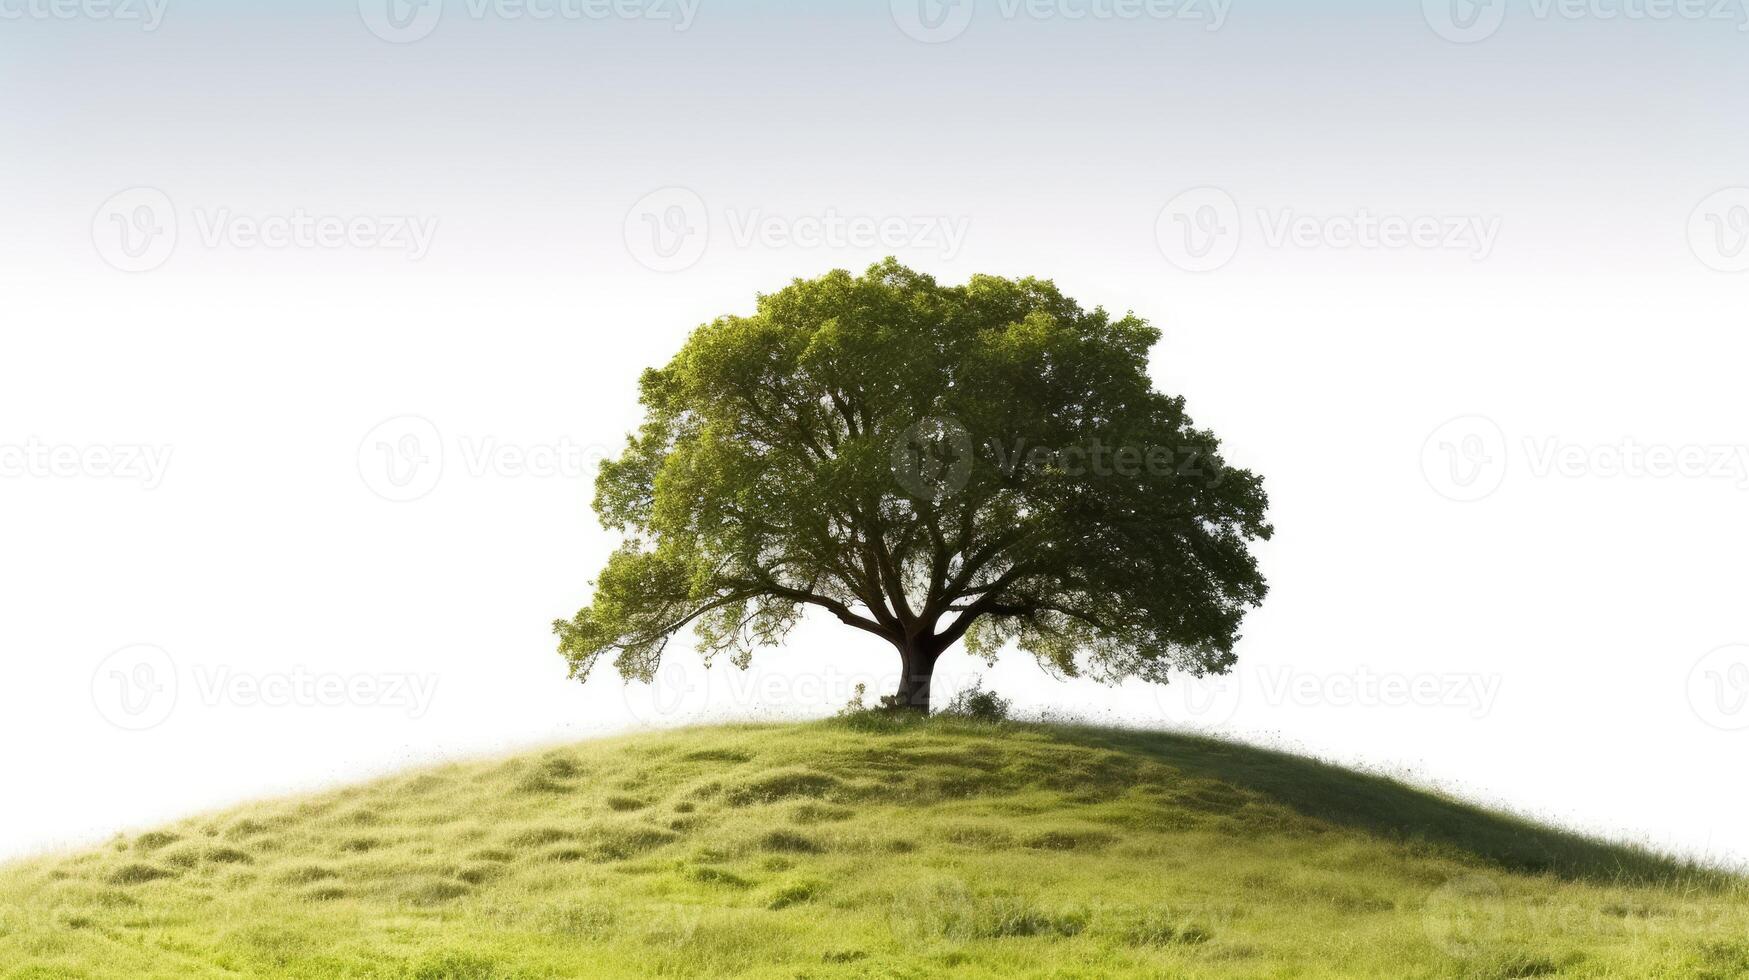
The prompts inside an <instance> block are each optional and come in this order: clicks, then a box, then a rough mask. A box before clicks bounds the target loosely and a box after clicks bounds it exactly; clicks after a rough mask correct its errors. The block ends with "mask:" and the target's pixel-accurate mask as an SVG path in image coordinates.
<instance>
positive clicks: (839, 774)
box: [0, 716, 1749, 980]
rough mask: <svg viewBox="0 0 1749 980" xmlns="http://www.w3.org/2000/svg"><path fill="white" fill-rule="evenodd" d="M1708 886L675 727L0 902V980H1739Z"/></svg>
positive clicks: (947, 764)
mask: <svg viewBox="0 0 1749 980" xmlns="http://www.w3.org/2000/svg"><path fill="white" fill-rule="evenodd" d="M1746 898H1749V889H1746V888H1745V887H1744V883H1743V882H1742V880H1741V879H1738V878H1735V877H1732V876H1730V875H1727V874H1725V873H1722V872H1718V871H1713V870H1708V869H1704V868H1698V867H1694V866H1690V865H1686V864H1683V863H1681V862H1677V861H1674V860H1671V859H1668V858H1664V857H1661V856H1659V855H1655V854H1651V853H1648V852H1645V851H1642V850H1638V849H1634V848H1628V847H1621V846H1616V845H1611V844H1608V843H1604V842H1600V841H1595V840H1589V839H1586V838H1583V837H1580V836H1576V835H1573V834H1570V833H1565V832H1561V831H1557V830H1552V829H1549V828H1546V827H1541V826H1538V825H1535V824H1533V823H1530V822H1527V821H1524V820H1521V819H1517V818H1514V817H1510V816H1505V815H1501V814H1497V813H1492V812H1488V811H1485V810H1482V809H1479V808H1476V807H1472V806H1469V805H1466V804H1463V803H1460V802H1457V801H1453V800H1449V799H1445V798H1442V797H1439V796H1436V795H1432V794H1429V793H1426V792H1423V791H1420V790H1417V789H1414V788H1410V787H1407V786H1404V785H1402V784H1399V783H1396V782H1392V781H1390V780H1387V779H1383V778H1380V777H1376V776H1372V775H1367V774H1364V773H1358V772H1354V771H1350V770H1346V769H1341V768H1337V767H1333V766H1329V765H1325V764H1321V763H1317V762H1313V761H1310V760H1307V759H1303V758H1299V757H1295V756H1291V755H1284V754H1279V753H1274V752H1269V751H1264V750H1261V749H1256V748H1251V747H1248V746H1243V745H1237V744H1232V743H1227V742H1221V741H1213V740H1207V739H1199V738H1194V737H1189V736H1184V735H1176V734H1168V733H1158V732H1140V731H1129V730H1112V729H1094V728H1078V727H1069V726H1046V725H1027V724H1012V723H1005V724H1001V725H991V724H983V723H974V722H969V721H956V720H943V719H933V720H930V721H927V722H905V721H900V720H893V719H888V718H885V717H882V716H863V717H859V718H851V719H840V720H833V721H827V722H818V723H811V724H802V725H761V726H729V727H713V728H697V729H687V730H681V731H671V732H660V733H652V734H639V735H634V736H626V737H621V738H615V739H610V740H604V741H599V742H589V743H584V744H579V745H574V746H567V747H563V748H556V749H549V750H543V751H540V752H536V753H532V754H528V755H524V756H519V757H515V758H509V759H501V760H492V761H483V762H477V763H468V764H456V765H449V766H444V767H441V768H435V769H429V770H423V771H418V772H413V773H409V774H406V775H403V776H397V777H392V778H389V779H384V780H380V781H376V782H372V783H368V784H364V785H359V786H356V787H351V788H346V789H341V790H338V791H334V792H328V793H323V794H320V795H315V796H310V797H305V798H296V799H286V800H279V801H272V802H266V803H261V804H257V805H253V806H249V807H245V808H240V809H237V810H233V811H230V812H227V813H221V814H217V815H212V816H205V817H198V818H193V819H190V820H186V821H184V822H182V823H179V824H175V825H173V826H169V827H164V828H162V829H159V830H154V831H151V832H149V833H142V834H138V835H130V836H125V837H120V838H117V839H116V840H115V841H113V842H112V843H111V844H110V845H108V846H105V847H101V848H97V849H93V850H90V851H87V852H82V853H76V854H68V855H58V856H49V857H43V858H38V859H35V860H30V861H25V862H17V863H14V864H11V865H8V866H6V867H4V868H0V977H4V978H6V980H24V978H33V980H37V978H41V980H48V978H53V980H64V978H93V980H96V978H116V980H121V978H126V980H154V978H164V980H171V978H176V980H184V978H208V977H212V978H218V977H227V978H237V977H255V976H273V977H300V978H322V980H328V978H335V977H358V978H398V980H446V978H449V980H488V978H494V980H495V978H515V980H522V978H531V980H532V978H560V977H580V976H620V975H624V976H647V975H663V976H698V977H725V976H735V975H749V976H768V977H861V976H870V977H873V976H883V977H889V976H897V977H923V976H936V975H941V974H944V973H946V972H949V971H952V972H954V973H955V974H956V975H962V976H990V977H994V976H1002V977H1016V976H1052V977H1067V976H1089V977H1092V976H1112V975H1135V976H1153V977H1231V978H1255V977H1377V978H1391V980H1404V978H1416V977H1473V978H1495V980H1505V978H1512V977H1527V976H1560V977H1695V978H1709V977H1711V978H1721V980H1722V978H1728V977H1742V976H1746V975H1749V902H1746Z"/></svg>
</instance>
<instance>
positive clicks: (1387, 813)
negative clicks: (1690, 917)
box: [1047, 726, 1744, 890]
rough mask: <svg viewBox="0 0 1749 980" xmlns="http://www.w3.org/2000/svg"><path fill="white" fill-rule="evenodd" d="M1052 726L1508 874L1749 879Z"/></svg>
mask: <svg viewBox="0 0 1749 980" xmlns="http://www.w3.org/2000/svg"><path fill="white" fill-rule="evenodd" d="M1047 727H1049V728H1050V729H1051V730H1052V732H1053V734H1055V735H1056V736H1057V737H1059V738H1062V739H1064V740H1066V741H1073V742H1076V743H1079V744H1083V745H1089V746H1098V747H1101V748H1108V749H1113V750H1117V751H1122V752H1135V753H1142V754H1145V755H1147V756H1149V757H1151V758H1153V759H1155V760H1157V761H1159V762H1162V763H1164V764H1166V765H1169V766H1172V767H1173V768H1175V769H1177V770H1179V771H1180V772H1183V773H1185V774H1187V775H1190V776H1200V777H1206V778H1210V779H1218V780H1221V781H1223V782H1227V783H1230V784H1232V785H1234V786H1239V787H1242V788H1245V789H1249V790H1252V791H1254V792H1257V793H1260V794H1263V795H1265V796H1267V797H1269V798H1271V799H1273V800H1275V801H1276V802H1278V803H1281V804H1282V805H1284V806H1287V807H1289V808H1291V809H1293V810H1294V811H1296V812H1298V813H1301V814H1303V815H1305V816H1307V817H1311V818H1313V819H1316V820H1322V821H1325V822H1328V823H1332V824H1337V825H1340V826H1344V827H1353V828H1358V829H1361V830H1365V831H1367V832H1368V833H1371V834H1373V835H1375V836H1378V837H1381V838H1385V839H1388V840H1393V841H1399V842H1410V841H1414V842H1425V843H1429V844H1434V845H1439V846H1444V847H1448V848H1452V849H1455V850H1457V851H1461V852H1463V853H1465V854H1468V855H1471V856H1473V857H1475V858H1477V859H1480V860H1481V861H1484V862H1486V863H1489V864H1492V865H1495V866H1496V867H1499V868H1501V869H1503V870H1506V871H1511V872H1516V873H1525V874H1551V875H1554V876H1556V877H1560V878H1564V879H1568V880H1574V881H1585V882H1590V883H1595V884H1656V885H1663V886H1677V887H1689V888H1705V889H1708V890H1718V889H1734V888H1740V887H1742V885H1743V883H1744V882H1743V879H1742V878H1741V877H1740V876H1738V875H1735V874H1732V873H1730V872H1727V871H1722V870H1719V869H1716V868H1711V867H1707V866H1705V865H1701V864H1697V863H1695V862H1692V861H1687V860H1683V859H1680V858H1675V857H1671V856H1669V855H1665V854H1659V853H1656V852H1654V851H1650V850H1647V849H1645V848H1641V847H1636V846H1633V845H1628V844H1618V843H1612V842H1610V841H1605V840H1599V839H1597V838H1593V837H1587V836H1585V835H1583V834H1578V833H1574V832H1572V831H1567V830H1560V829H1557V828H1553V827H1548V826H1544V825H1542V824H1538V823H1535V822H1533V821H1531V820H1527V819H1525V818H1523V817H1519V816H1515V815H1513V814H1510V813H1501V812H1498V811H1494V810H1488V809H1486V808H1483V807H1479V806H1475V805H1473V804H1469V803H1463V802H1460V801H1458V800H1453V799H1450V798H1448V797H1444V796H1440V795H1438V794H1436V793H1432V792H1429V791H1427V790H1424V789H1417V788H1415V787H1413V786H1408V785H1405V784H1403V783H1400V782H1398V781H1396V780H1394V779H1390V778H1387V777H1384V776H1379V775H1375V774H1372V773H1366V772H1359V771H1356V770H1353V769H1346V768H1342V767H1340V766H1334V765H1330V764H1328V763H1324V762H1319V761H1318V760H1316V759H1308V758H1306V757H1304V756H1296V755H1291V754H1289V753H1286V752H1276V751H1272V750H1269V749H1263V748H1258V747H1256V746H1251V745H1245V744H1242V743H1239V742H1232V741H1227V740H1224V739H1216V738H1207V737H1198V736H1194V735H1184V734H1178V733H1171V732H1155V731H1143V730H1125V729H1101V728H1083V727H1073V726H1047Z"/></svg>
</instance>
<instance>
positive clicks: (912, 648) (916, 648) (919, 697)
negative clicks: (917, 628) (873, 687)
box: [893, 643, 941, 714]
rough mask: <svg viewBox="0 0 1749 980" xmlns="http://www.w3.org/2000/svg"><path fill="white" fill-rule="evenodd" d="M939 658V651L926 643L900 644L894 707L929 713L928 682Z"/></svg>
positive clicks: (901, 709)
mask: <svg viewBox="0 0 1749 980" xmlns="http://www.w3.org/2000/svg"><path fill="white" fill-rule="evenodd" d="M940 658H941V651H940V650H938V649H936V648H935V647H934V646H933V645H930V644H928V643H913V644H910V645H900V647H899V661H900V668H899V696H898V699H897V700H896V701H895V702H894V705H893V706H894V707H895V708H897V709H899V710H900V711H918V712H921V713H923V714H928V713H929V682H930V680H931V679H932V678H933V677H934V676H935V661H936V660H938V659H940Z"/></svg>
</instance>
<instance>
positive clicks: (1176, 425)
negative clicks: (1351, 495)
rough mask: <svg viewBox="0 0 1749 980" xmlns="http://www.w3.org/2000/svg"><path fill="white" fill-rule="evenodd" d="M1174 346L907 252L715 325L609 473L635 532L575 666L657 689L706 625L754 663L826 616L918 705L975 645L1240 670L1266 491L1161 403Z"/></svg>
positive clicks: (1121, 671) (1143, 666)
mask: <svg viewBox="0 0 1749 980" xmlns="http://www.w3.org/2000/svg"><path fill="white" fill-rule="evenodd" d="M1159 336H1160V335H1159V332H1158V331H1157V330H1155V329H1154V328H1153V327H1151V326H1149V325H1148V324H1147V323H1145V322H1144V321H1142V320H1141V319H1138V318H1137V317H1135V316H1133V315H1126V316H1123V317H1118V318H1114V317H1112V316H1110V315H1108V314H1107V313H1106V312H1105V311H1104V310H1102V309H1093V310H1085V309H1083V308H1082V307H1080V306H1079V305H1078V304H1076V303H1075V302H1074V301H1073V300H1071V299H1069V298H1067V297H1065V296H1063V295H1062V293H1060V292H1059V291H1058V290H1057V288H1056V287H1055V286H1054V285H1053V284H1052V283H1050V282H1048V281H1043V280H1038V279H1020V280H1010V279H1004V278H998V277H995V276H975V277H973V278H972V279H971V281H970V282H968V283H966V284H965V285H962V286H943V285H939V284H937V283H936V282H935V281H934V280H933V279H932V278H930V277H929V276H926V275H923V274H921V273H918V272H915V271H913V270H911V269H908V268H906V267H904V266H902V265H900V264H899V263H897V262H896V261H894V260H892V259H888V260H886V261H885V262H882V263H879V264H877V265H875V266H873V267H871V268H870V269H869V270H868V271H867V272H866V273H865V274H863V275H861V276H855V275H852V274H850V273H848V272H844V271H835V272H831V273H828V274H827V275H824V276H821V277H819V278H817V279H812V280H805V281H804V280H798V281H796V282H794V283H792V284H791V285H790V286H788V287H787V288H785V289H782V290H780V291H778V292H776V293H773V294H770V295H765V296H761V297H760V298H759V301H758V306H757V309H756V312H754V313H753V314H752V315H751V316H725V317H722V318H720V319H718V320H716V321H714V322H711V323H708V324H705V325H703V326H701V327H699V328H698V329H697V330H696V331H695V332H694V333H693V334H692V336H691V337H690V339H688V341H687V342H686V345H685V347H684V348H683V349H682V350H681V351H680V352H679V354H677V355H676V356H675V357H674V359H673V360H672V361H670V362H669V363H668V365H667V366H665V367H662V368H657V369H651V370H648V371H646V372H645V373H644V375H643V377H642V379H641V384H640V388H641V400H642V403H643V405H644V407H645V410H646V414H645V419H644V422H643V425H642V427H641V429H640V430H639V431H638V432H637V433H635V434H634V435H633V436H632V437H630V438H629V439H628V441H627V445H626V448H625V451H624V453H623V454H622V455H621V456H620V457H619V458H618V459H616V460H613V461H610V462H608V463H606V464H604V465H603V467H602V470H601V473H600V476H599V478H598V480H597V483H596V498H595V508H596V511H597V513H598V514H599V515H600V517H601V520H602V522H603V524H604V525H606V526H608V527H609V528H612V529H617V530H619V531H621V532H623V534H624V535H625V540H624V543H623V544H622V546H621V547H620V548H619V549H618V550H616V551H615V552H614V553H613V555H612V556H611V558H610V559H609V560H608V562H607V565H606V567H605V568H604V569H603V570H602V571H601V573H600V575H599V576H598V577H597V579H596V581H595V583H594V585H595V591H594V596H593V599H592V601H591V603H590V604H589V605H588V606H587V607H585V608H584V609H582V610H581V611H580V612H578V613H577V615H576V616H575V617H573V618H572V619H570V620H561V621H559V622H557V623H556V624H555V630H556V632H557V634H558V636H559V648H560V651H561V652H562V653H563V654H564V656H565V657H566V659H567V660H568V661H569V662H570V669H571V674H572V676H574V677H578V678H586V677H587V676H588V675H589V673H590V672H591V670H592V669H593V668H594V667H595V666H596V664H597V662H598V660H599V659H600V658H601V657H602V656H603V655H605V654H608V653H610V652H611V653H612V654H613V657H614V659H613V663H614V666H615V667H616V668H617V669H618V670H619V672H620V673H621V674H622V675H623V676H625V677H626V678H628V679H633V678H636V679H646V680H647V679H649V678H650V677H651V676H652V675H653V673H654V671H655V670H656V667H657V665H658V663H659V662H660V658H661V656H662V653H663V650H664V649H665V647H666V646H667V644H668V642H669V641H670V639H671V638H672V637H673V636H674V635H675V634H676V633H677V632H679V631H680V630H682V629H683V628H684V627H687V626H689V625H690V626H692V627H693V628H694V630H695V632H696V634H697V638H698V643H699V647H700V649H701V650H702V651H703V652H704V654H705V656H706V657H707V659H708V658H710V657H713V656H715V655H718V654H728V655H729V657H730V658H731V659H732V660H733V662H734V663H736V664H737V665H739V666H743V667H744V666H746V664H747V662H748V660H749V658H750V657H751V656H752V654H753V651H754V650H755V649H757V648H758V647H761V646H765V645H771V644H776V643H779V642H781V641H782V639H783V638H784V636H785V635H786V634H787V633H788V632H789V631H790V629H791V628H793V627H794V626H795V625H796V623H797V622H798V620H799V618H800V617H801V615H802V614H803V612H804V611H806V610H807V609H809V608H810V607H814V608H817V609H819V610H824V611H825V612H827V613H830V614H831V615H833V616H835V617H837V618H838V619H839V620H841V621H842V622H843V623H845V624H847V625H849V626H852V627H855V628H856V629H859V630H862V631H864V632H867V633H871V634H874V635H876V636H879V637H881V638H882V639H884V640H886V641H888V642H889V643H891V644H892V645H893V646H894V647H895V648H896V649H897V650H898V651H899V653H900V655H901V658H902V664H903V666H904V674H903V675H902V677H903V680H902V681H901V688H900V694H901V700H904V701H906V702H907V703H909V704H910V705H911V706H914V707H926V706H927V700H928V677H929V673H930V670H931V669H932V668H933V665H934V663H935V660H936V659H937V658H938V657H939V656H940V654H941V652H942V651H944V650H946V649H947V648H949V647H951V646H952V645H953V644H954V643H955V642H958V641H959V640H961V639H962V638H963V639H964V640H965V642H966V645H967V647H968V649H969V650H970V651H971V652H973V653H974V654H978V655H981V656H984V657H986V658H988V659H993V658H994V657H995V656H996V654H997V652H998V651H999V650H1000V649H1002V648H1004V647H1005V646H1006V645H1007V644H1009V643H1013V644H1015V645H1017V646H1018V647H1019V649H1021V650H1024V651H1026V652H1028V653H1030V654H1032V655H1033V656H1035V657H1037V658H1038V659H1039V661H1041V662H1042V663H1044V664H1045V665H1047V666H1048V667H1049V668H1050V669H1052V670H1054V671H1056V672H1058V673H1060V674H1063V675H1070V676H1074V675H1082V674H1087V675H1091V676H1094V677H1097V678H1099V679H1102V680H1108V681H1115V680H1118V679H1122V678H1125V677H1131V676H1135V677H1141V678H1145V679H1147V680H1150V681H1156V682H1165V681H1166V679H1167V677H1168V674H1169V672H1171V671H1173V670H1183V671H1188V672H1191V673H1194V674H1199V675H1200V674H1203V673H1207V672H1216V673H1219V672H1224V671H1225V670H1226V669H1227V668H1228V667H1229V666H1230V665H1231V664H1232V663H1233V645H1234V642H1235V641H1236V640H1237V639H1238V637H1239V629H1240V623H1241V619H1242V618H1243V616H1244V613H1245V611H1246V610H1247V609H1248V608H1250V607H1252V606H1255V605H1256V604H1258V603H1259V602H1261V601H1262V599H1263V597H1264V594H1265V589H1266V587H1265V584H1264V581H1263V578H1262V576H1261V574H1260V573H1259V571H1258V568H1257V563H1256V560H1255V558H1254V557H1253V555H1252V554H1251V550H1250V543H1251V542H1252V541H1253V540H1257V539H1267V538H1268V537H1269V536H1270V533H1271V529H1270V527H1269V525H1268V524H1267V523H1265V508H1266V497H1265V495H1264V492H1263V488H1262V481H1261V480H1260V479H1259V478H1258V477H1257V476H1256V475H1254V474H1252V473H1250V472H1247V471H1244V470H1240V469H1234V468H1230V467H1228V466H1226V465H1225V464H1224V463H1223V461H1222V459H1221V456H1220V452H1219V448H1220V446H1219V442H1218V440H1216V438H1215V437H1214V435H1213V434H1211V433H1209V432H1207V431H1205V430H1201V429H1197V428H1196V427H1195V426H1194V425H1193V424H1192V422H1191V420H1190V418H1189V417H1187V416H1186V414H1185V410H1184V402H1183V400H1182V399H1181V398H1176V397H1172V396H1169V395H1165V394H1162V393H1160V392H1158V391H1156V390H1154V387H1153V384H1152V383H1151V381H1150V380H1149V377H1148V373H1147V358H1148V352H1149V350H1150V348H1151V347H1152V346H1153V345H1154V344H1155V342H1156V341H1157V340H1158V339H1159Z"/></svg>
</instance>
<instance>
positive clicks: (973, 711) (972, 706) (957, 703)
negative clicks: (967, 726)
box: [942, 679, 1013, 722]
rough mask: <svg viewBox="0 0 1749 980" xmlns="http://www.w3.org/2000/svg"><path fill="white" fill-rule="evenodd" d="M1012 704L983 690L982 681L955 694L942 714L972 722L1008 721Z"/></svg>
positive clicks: (994, 693)
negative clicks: (968, 719)
mask: <svg viewBox="0 0 1749 980" xmlns="http://www.w3.org/2000/svg"><path fill="white" fill-rule="evenodd" d="M1012 704H1013V702H1012V701H1010V700H1008V699H1007V698H1005V697H1002V696H1001V695H999V694H997V693H996V692H995V691H986V690H984V682H983V680H982V679H979V680H978V681H976V682H974V683H973V684H972V686H971V687H968V688H966V689H965V690H963V691H961V692H959V693H958V694H955V695H954V696H953V700H952V701H949V702H948V703H947V707H946V708H945V709H943V711H942V714H945V715H953V716H954V717H956V718H970V719H972V720H974V721H988V722H998V721H1007V720H1008V708H1009V706H1010V705H1012Z"/></svg>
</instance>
